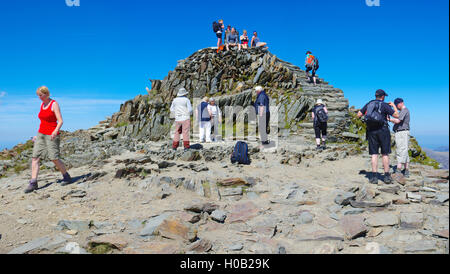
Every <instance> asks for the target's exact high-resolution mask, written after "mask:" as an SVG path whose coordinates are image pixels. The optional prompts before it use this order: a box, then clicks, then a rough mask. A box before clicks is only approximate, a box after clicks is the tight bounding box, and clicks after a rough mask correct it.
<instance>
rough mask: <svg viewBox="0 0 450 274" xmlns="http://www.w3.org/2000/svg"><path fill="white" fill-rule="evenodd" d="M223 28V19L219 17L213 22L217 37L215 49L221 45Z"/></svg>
mask: <svg viewBox="0 0 450 274" xmlns="http://www.w3.org/2000/svg"><path fill="white" fill-rule="evenodd" d="M224 28H225V26H224V25H223V20H222V19H220V20H219V21H218V22H213V31H214V33H215V34H216V37H217V49H219V48H220V46H221V45H222V30H223V29H224Z"/></svg>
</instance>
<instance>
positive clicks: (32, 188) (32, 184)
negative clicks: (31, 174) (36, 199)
mask: <svg viewBox="0 0 450 274" xmlns="http://www.w3.org/2000/svg"><path fill="white" fill-rule="evenodd" d="M37 189H38V183H37V181H33V180H31V181H30V183H29V185H28V187H27V188H26V189H25V191H24V192H25V193H30V192H33V191H35V190H37Z"/></svg>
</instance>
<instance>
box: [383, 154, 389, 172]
mask: <svg viewBox="0 0 450 274" xmlns="http://www.w3.org/2000/svg"><path fill="white" fill-rule="evenodd" d="M383 167H384V173H388V172H389V155H383Z"/></svg>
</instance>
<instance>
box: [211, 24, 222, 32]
mask: <svg viewBox="0 0 450 274" xmlns="http://www.w3.org/2000/svg"><path fill="white" fill-rule="evenodd" d="M212 24H213V31H214V33H216V32H218V31H219V28H220V25H219V23H217V22H216V21H214V22H213V23H212Z"/></svg>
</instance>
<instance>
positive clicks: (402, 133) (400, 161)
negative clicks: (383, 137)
mask: <svg viewBox="0 0 450 274" xmlns="http://www.w3.org/2000/svg"><path fill="white" fill-rule="evenodd" d="M394 104H395V105H396V106H397V109H399V110H400V114H399V118H398V119H395V118H389V119H388V120H389V122H392V123H394V128H393V130H394V132H395V146H396V150H395V151H396V156H397V170H396V171H395V173H398V174H400V173H401V172H402V166H403V165H404V166H405V169H404V170H403V173H404V175H405V177H409V121H410V119H411V118H410V114H409V109H407V108H406V106H405V103H404V102H403V99H402V98H397V99H395V101H394Z"/></svg>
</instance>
